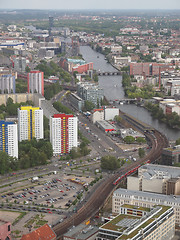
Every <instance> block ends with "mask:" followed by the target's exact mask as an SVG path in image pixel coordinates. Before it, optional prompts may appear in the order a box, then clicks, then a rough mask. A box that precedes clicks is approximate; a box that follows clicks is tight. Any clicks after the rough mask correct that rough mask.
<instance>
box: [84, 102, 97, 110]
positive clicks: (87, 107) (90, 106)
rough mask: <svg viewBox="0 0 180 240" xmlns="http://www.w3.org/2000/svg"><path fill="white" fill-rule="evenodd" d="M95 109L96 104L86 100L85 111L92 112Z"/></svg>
mask: <svg viewBox="0 0 180 240" xmlns="http://www.w3.org/2000/svg"><path fill="white" fill-rule="evenodd" d="M94 108H95V105H94V103H92V102H91V101H88V100H86V101H85V103H84V111H92V110H93V109H94Z"/></svg>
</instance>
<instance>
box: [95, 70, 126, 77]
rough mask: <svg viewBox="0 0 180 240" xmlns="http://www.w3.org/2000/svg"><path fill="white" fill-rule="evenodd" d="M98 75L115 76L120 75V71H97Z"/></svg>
mask: <svg viewBox="0 0 180 240" xmlns="http://www.w3.org/2000/svg"><path fill="white" fill-rule="evenodd" d="M97 75H98V76H117V75H122V72H120V71H116V72H101V71H98V72H97Z"/></svg>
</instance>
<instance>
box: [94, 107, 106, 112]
mask: <svg viewBox="0 0 180 240" xmlns="http://www.w3.org/2000/svg"><path fill="white" fill-rule="evenodd" d="M103 110H104V109H103V108H99V109H94V110H93V111H94V112H97V111H99V112H100V111H103Z"/></svg>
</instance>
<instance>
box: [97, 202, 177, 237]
mask: <svg viewBox="0 0 180 240" xmlns="http://www.w3.org/2000/svg"><path fill="white" fill-rule="evenodd" d="M118 210H119V212H118V213H119V214H120V215H118V216H117V217H115V218H114V219H112V220H110V221H109V222H107V223H105V224H104V225H102V226H101V227H100V228H99V232H98V236H97V237H96V239H97V240H116V239H119V240H120V239H128V240H142V239H144V240H148V239H149V240H150V239H159V240H169V239H172V238H173V237H174V234H175V216H174V211H173V208H172V207H169V206H163V205H158V206H153V207H152V208H146V207H137V206H133V205H129V204H128V205H127V204H125V205H122V206H121V207H119V209H118Z"/></svg>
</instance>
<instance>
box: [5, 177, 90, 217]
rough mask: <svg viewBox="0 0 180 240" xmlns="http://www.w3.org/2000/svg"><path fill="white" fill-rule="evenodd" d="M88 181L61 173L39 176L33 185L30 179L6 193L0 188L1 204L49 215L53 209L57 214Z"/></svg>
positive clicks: (64, 208) (82, 189)
mask: <svg viewBox="0 0 180 240" xmlns="http://www.w3.org/2000/svg"><path fill="white" fill-rule="evenodd" d="M72 179H74V181H72ZM90 181H92V179H90V178H86V177H76V176H66V175H65V174H63V173H61V174H60V173H58V174H56V175H54V174H48V175H45V176H39V177H38V181H36V182H34V183H32V182H31V180H30V179H29V180H26V181H25V182H21V183H16V187H15V186H14V189H12V188H11V190H9V191H8V192H4V193H2V192H3V188H1V202H3V203H4V204H8V208H10V207H13V208H14V209H16V208H21V209H22V210H32V211H33V210H38V211H40V212H41V211H42V212H49V213H51V211H52V209H53V211H54V212H55V211H57V212H58V209H62V210H66V209H68V208H69V207H70V206H71V204H72V202H73V201H74V200H75V199H77V197H78V195H80V194H81V193H83V192H84V187H83V184H88V182H90ZM22 184H24V186H23V185H22ZM27 186H28V187H27ZM5 188H6V187H5Z"/></svg>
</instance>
